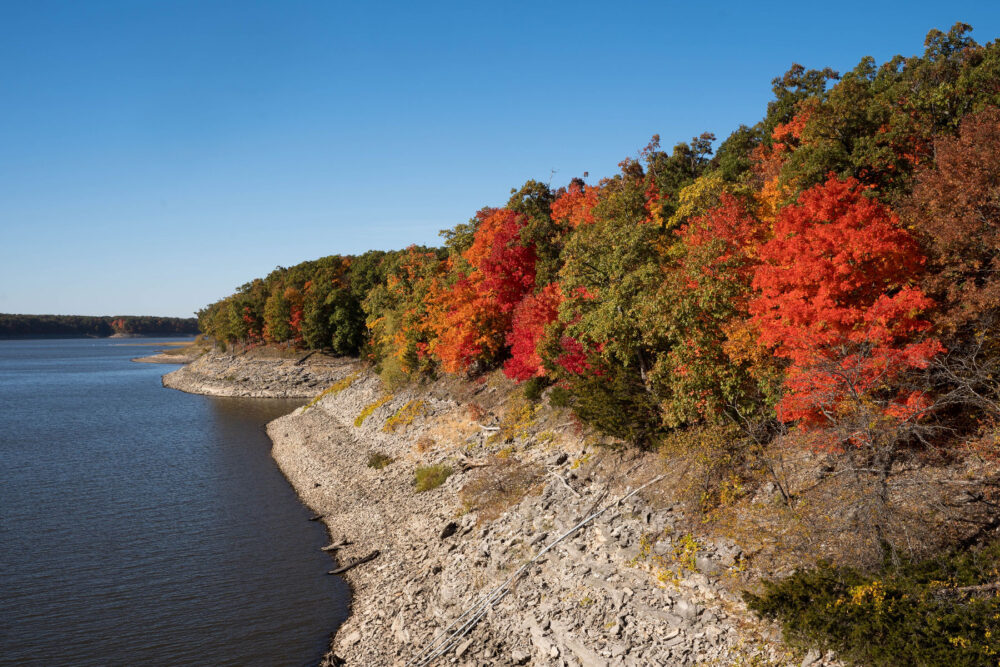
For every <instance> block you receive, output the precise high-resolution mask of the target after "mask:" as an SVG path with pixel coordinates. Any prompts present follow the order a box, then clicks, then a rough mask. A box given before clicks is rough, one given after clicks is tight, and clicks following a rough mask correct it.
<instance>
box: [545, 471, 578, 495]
mask: <svg viewBox="0 0 1000 667" xmlns="http://www.w3.org/2000/svg"><path fill="white" fill-rule="evenodd" d="M549 474H550V475H552V476H553V477H555V478H556V479H558V480H559V481H560V482H562V483H563V486H565V487H566V488H567V489H569V491H570V493H572V494H573V495H574V496H576V497H577V498H582V497H583V496H581V495H580V493H579V492H578V491H577V490H576V489H574V488H573V487H572V486H570V485H569V482H567V481H566V480H565V479H563V476H562V475H560V474H559V473H557V472H556V471H555V470H550V471H549Z"/></svg>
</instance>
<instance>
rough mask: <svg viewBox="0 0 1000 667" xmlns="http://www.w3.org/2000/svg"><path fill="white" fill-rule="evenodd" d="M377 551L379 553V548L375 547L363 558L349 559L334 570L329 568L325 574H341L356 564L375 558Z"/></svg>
mask: <svg viewBox="0 0 1000 667" xmlns="http://www.w3.org/2000/svg"><path fill="white" fill-rule="evenodd" d="M379 553H380V552H379V550H378V549H376V550H375V551H373V552H371V553H370V554H368V555H367V556H365V557H364V558H359V559H357V560H355V561H351V562H350V563H348V564H347V565H342V566H340V567H338V568H337V569H335V570H330V571H329V572H327V574H343V573H344V572H347V571H348V570H353V569H354V568H356V567H357V566H358V565H361V564H362V563H367V562H368V561H370V560H375V559H376V558H378V555H379Z"/></svg>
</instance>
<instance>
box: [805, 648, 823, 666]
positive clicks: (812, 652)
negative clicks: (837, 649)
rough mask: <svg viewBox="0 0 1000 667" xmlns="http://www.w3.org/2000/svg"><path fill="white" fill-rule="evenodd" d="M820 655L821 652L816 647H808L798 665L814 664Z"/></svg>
mask: <svg viewBox="0 0 1000 667" xmlns="http://www.w3.org/2000/svg"><path fill="white" fill-rule="evenodd" d="M822 657H823V654H822V653H820V652H819V651H817V650H816V649H814V648H813V649H809V652H808V653H806V657H804V658H802V664H801V665H800V667H809V665H813V664H815V663H816V662H818V661H819V659H820V658H822Z"/></svg>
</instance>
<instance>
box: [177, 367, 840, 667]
mask: <svg viewBox="0 0 1000 667" xmlns="http://www.w3.org/2000/svg"><path fill="white" fill-rule="evenodd" d="M309 361H310V360H305V362H302V361H301V360H296V359H281V360H275V359H254V358H250V357H240V356H232V355H230V356H227V355H219V354H212V355H208V356H206V357H202V358H201V359H199V360H198V361H196V362H194V363H192V364H191V365H189V366H187V367H185V368H182V369H180V370H178V371H174V372H173V373H170V374H168V375H166V376H165V377H164V385H165V386H168V387H174V388H177V389H181V390H183V391H189V392H194V393H208V394H213V395H224V396H256V397H260V396H278V397H293V396H294V397H308V396H315V395H317V394H319V393H320V390H322V389H324V387H330V389H328V390H327V391H325V392H323V395H322V396H320V397H319V398H318V400H315V401H314V402H313V404H311V405H308V406H305V407H303V408H299V409H298V410H296V411H295V412H293V413H292V414H289V415H286V416H284V417H281V418H279V419H277V420H275V421H273V422H271V423H270V424H269V425H268V427H267V430H268V434H269V436H270V437H271V440H272V441H273V443H274V446H273V450H272V454H273V456H274V458H275V460H276V461H277V463H278V465H279V466H280V468H281V470H282V471H283V472H284V474H285V476H286V477H287V478H288V480H289V482H290V483H291V484H292V485H293V487H294V488H295V489H296V491H297V492H298V494H299V495H300V497H301V498H302V500H303V502H304V503H305V504H306V505H307V506H309V507H310V508H311V509H312V510H313V511H315V512H316V513H317V514H319V515H321V516H322V517H323V521H324V522H325V523H326V524H327V527H328V528H329V530H330V534H331V535H332V536H333V538H334V542H335V543H340V544H341V545H342V546H340V547H339V548H338V549H337V550H336V556H337V558H338V560H339V561H340V562H341V563H350V562H353V561H355V560H358V559H361V558H364V557H366V556H370V555H371V554H373V553H374V552H376V551H377V552H378V555H377V557H375V558H374V559H372V560H371V561H369V562H366V563H365V564H364V565H361V566H359V567H357V568H354V569H351V570H350V571H349V572H347V573H346V575H344V576H345V577H346V579H347V580H348V582H349V583H350V585H351V587H352V590H353V599H352V610H351V615H350V617H349V618H348V620H347V621H346V622H345V623H344V625H343V626H342V627H341V628H340V629H339V630H338V631H337V633H336V635H335V636H334V638H333V639H332V642H331V650H330V653H329V654H328V655H327V657H326V659H325V661H324V664H326V665H333V664H348V665H410V664H414V665H416V664H458V665H468V666H473V665H527V664H530V665H559V666H563V665H576V666H580V665H582V666H587V667H591V666H601V665H635V666H639V665H731V664H755V665H793V664H794V665H813V666H818V665H830V664H836V663H835V662H834V661H833V657H832V656H821V655H820V654H819V653H817V652H810V653H808V654H806V655H805V657H804V658H803V657H802V655H801V654H798V655H793V653H792V652H791V651H790V650H789V649H788V647H786V646H785V645H783V643H782V642H781V640H780V636H779V633H778V632H777V630H776V629H775V628H774V627H773V626H770V625H767V624H763V623H760V622H759V621H757V620H755V619H754V618H753V617H752V615H751V614H749V613H748V612H747V610H746V608H745V606H744V604H743V603H742V601H741V600H740V599H739V597H738V595H737V594H736V590H737V588H738V587H734V586H732V585H730V584H731V583H732V582H733V581H734V579H735V578H738V576H739V571H740V569H741V568H742V567H743V565H744V561H743V560H742V558H741V550H740V547H739V545H737V544H736V543H734V542H732V541H730V540H707V539H702V538H699V537H697V536H694V535H692V534H690V533H689V532H686V530H687V529H684V528H682V526H683V525H684V523H683V521H682V518H683V508H682V507H681V505H680V504H677V503H672V502H670V500H669V498H667V499H666V500H665V498H664V491H663V489H660V488H659V487H661V486H663V483H662V482H660V483H656V484H652V485H650V486H649V487H648V488H646V489H644V490H643V492H642V493H639V494H637V495H634V496H632V497H631V498H629V499H628V500H627V501H625V502H624V503H621V504H615V501H616V500H617V499H619V498H621V497H622V496H624V495H626V494H627V493H628V492H629V491H631V490H633V489H635V488H638V486H640V485H642V484H645V483H647V482H649V481H650V479H651V478H653V477H654V475H653V474H652V473H649V472H644V471H649V470H658V469H662V464H660V466H659V468H657V464H656V462H655V461H653V460H650V457H651V455H640V454H636V453H629V452H627V451H625V452H623V451H608V450H606V449H601V448H595V447H593V446H592V445H591V444H589V443H588V442H587V439H586V437H584V436H583V435H580V434H579V433H576V432H574V429H573V427H572V426H569V425H567V424H553V425H552V426H553V427H552V428H548V429H546V430H545V431H544V432H539V431H538V428H535V429H527V428H520V425H521V422H523V421H524V419H523V413H524V408H523V406H521V405H520V404H517V403H516V401H513V402H512V401H511V400H509V396H510V395H513V394H512V393H511V392H510V388H509V387H504V386H498V385H497V384H494V383H492V382H491V383H488V384H487V383H484V384H481V385H479V386H476V385H474V384H472V383H459V382H457V381H452V382H451V383H450V384H449V382H447V381H442V382H438V383H436V384H433V385H429V386H425V387H421V388H416V389H408V390H404V391H400V392H396V393H394V394H392V395H388V394H386V393H385V391H384V389H383V387H382V385H381V382H380V381H379V379H378V378H377V377H375V376H373V375H371V374H369V373H367V372H365V371H363V370H361V369H360V368H359V366H358V365H357V363H356V362H354V361H348V360H330V359H316V360H312V363H309ZM518 396H519V394H518ZM483 405H486V406H488V409H485V410H484V408H483V407H482V406H483ZM414 406H417V407H414ZM529 411H530V410H529ZM536 412H537V410H536ZM400 415H402V418H401V417H400ZM535 418H536V417H531V419H535ZM518 420H521V421H518ZM512 424H513V427H512V426H511V425H512ZM373 454H378V455H380V456H381V457H383V459H382V461H383V462H384V461H386V460H389V461H390V462H389V463H388V465H385V467H382V468H378V467H373V466H372V461H373V456H372V455H373ZM431 465H437V466H446V467H448V468H450V469H451V470H452V474H451V475H450V476H449V477H447V479H446V481H445V482H444V483H443V484H441V485H440V486H439V487H437V488H434V489H431V490H429V491H426V492H423V493H418V492H416V490H415V488H414V473H415V471H416V470H417V468H418V467H423V466H431ZM605 507H608V509H607V511H605V512H604V513H603V514H601V515H600V516H599V517H597V518H596V519H594V520H593V521H592V522H591V523H588V524H587V525H585V526H584V527H583V528H581V529H580V530H579V531H577V532H575V533H573V534H571V535H570V536H569V537H568V538H566V539H565V540H564V541H562V542H561V543H559V544H558V545H556V546H555V547H553V548H552V549H551V550H550V551H548V552H547V553H546V554H545V556H544V557H543V558H541V559H540V560H538V561H537V562H533V563H532V564H531V565H530V566H529V567H528V568H527V570H526V571H525V572H524V574H523V576H521V577H519V578H518V579H517V581H516V582H515V583H514V584H513V585H512V587H511V588H510V590H509V591H508V592H507V594H505V595H504V596H502V598H501V599H500V600H499V601H498V604H496V605H495V606H492V607H491V608H490V609H489V610H488V611H487V613H485V615H483V617H482V618H481V619H480V620H479V621H478V623H477V624H476V625H475V626H474V627H472V628H471V629H470V631H469V632H468V633H467V634H463V635H462V636H460V637H458V638H457V639H456V640H455V641H453V642H451V644H450V646H449V647H448V650H447V651H446V652H445V653H443V654H442V655H441V656H440V657H438V658H436V659H435V660H433V661H430V662H422V660H424V659H425V658H426V657H427V655H428V653H422V651H423V650H424V649H426V648H427V647H428V646H429V645H431V643H432V642H433V640H434V638H435V637H438V636H440V634H441V633H442V631H443V630H444V629H445V628H446V627H447V626H448V625H449V624H450V623H451V622H452V621H453V620H454V619H456V618H458V617H459V616H461V614H462V613H463V612H464V611H466V610H467V609H469V608H470V607H471V606H473V604H474V603H475V602H476V601H477V600H479V599H480V598H481V597H482V596H483V595H484V594H486V593H488V592H489V591H491V590H493V589H494V588H495V587H496V586H498V585H500V584H502V583H503V582H504V581H506V580H507V579H508V578H509V577H510V576H511V575H512V574H513V573H514V572H515V571H517V570H518V568H519V567H520V566H521V565H522V564H523V563H525V562H527V561H528V560H529V559H531V558H532V557H533V556H534V555H535V554H537V553H538V552H539V551H541V550H542V549H543V548H545V547H546V546H547V545H549V544H551V543H552V542H553V541H555V540H556V539H557V537H558V536H560V535H563V534H564V533H565V532H566V531H567V530H568V529H570V528H572V527H573V526H576V525H577V524H578V523H579V522H580V521H581V519H584V518H586V517H588V516H590V515H592V514H593V513H594V512H595V511H596V510H600V509H603V508H605ZM431 653H433V651H432V652H431Z"/></svg>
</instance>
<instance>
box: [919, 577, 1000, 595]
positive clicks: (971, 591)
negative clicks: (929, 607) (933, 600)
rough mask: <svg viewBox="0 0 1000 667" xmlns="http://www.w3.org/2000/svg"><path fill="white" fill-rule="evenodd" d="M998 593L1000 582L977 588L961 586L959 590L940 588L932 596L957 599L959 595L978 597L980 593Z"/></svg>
mask: <svg viewBox="0 0 1000 667" xmlns="http://www.w3.org/2000/svg"><path fill="white" fill-rule="evenodd" d="M993 591H1000V581H994V582H993V583H991V584H981V585H979V586H961V587H960V588H942V589H939V590H937V591H934V596H935V597H939V598H950V597H958V596H960V595H978V594H980V593H992V592H993Z"/></svg>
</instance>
